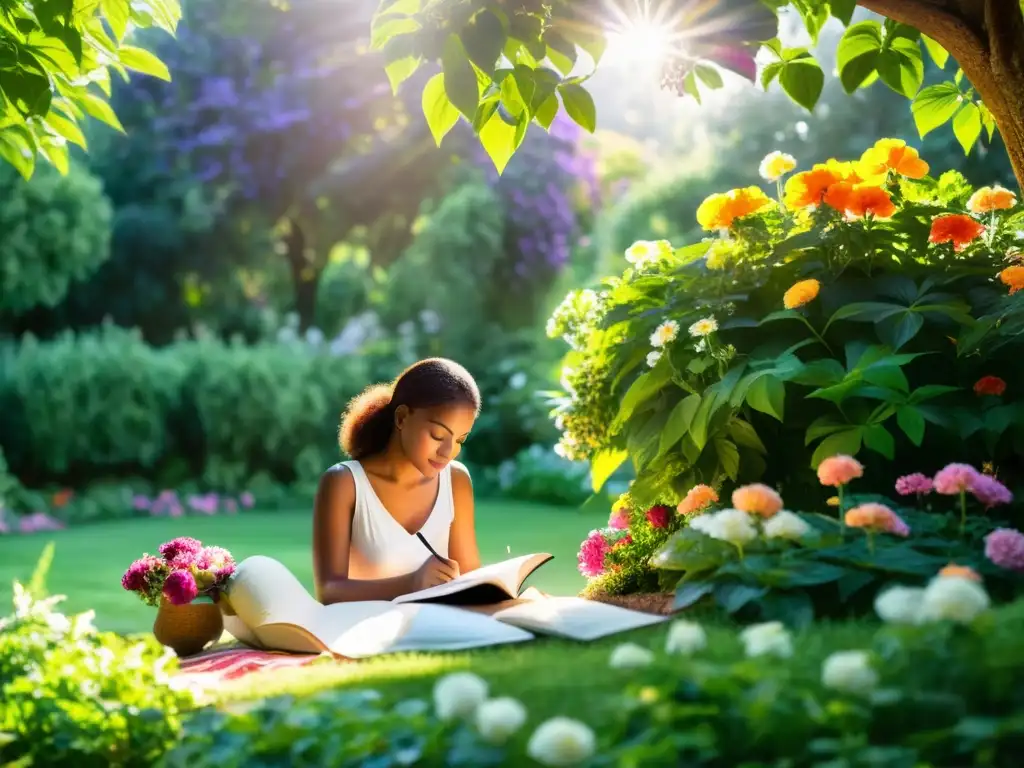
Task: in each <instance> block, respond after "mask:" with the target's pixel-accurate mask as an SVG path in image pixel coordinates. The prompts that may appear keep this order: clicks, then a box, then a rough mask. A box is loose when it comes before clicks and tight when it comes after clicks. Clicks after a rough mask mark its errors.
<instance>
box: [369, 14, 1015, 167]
mask: <svg viewBox="0 0 1024 768" xmlns="http://www.w3.org/2000/svg"><path fill="white" fill-rule="evenodd" d="M857 5H860V6H863V7H864V8H866V9H868V10H870V11H874V12H877V13H879V14H882V15H884V16H885V17H886V19H885V20H884V22H880V21H876V20H873V19H869V20H865V21H860V22H857V23H852V22H853V16H854V12H855V10H856V7H857ZM645 8H647V9H648V11H647V12H645V13H644V14H643V15H642V16H640V17H636V16H631V15H630V12H628V11H620V12H619V13H618V14H617V15H615V14H612V15H610V14H609V10H608V6H607V5H606V4H603V3H599V2H597V0H593V1H592V2H566V1H564V0H563V1H562V2H555V3H549V4H542V3H539V2H536V1H535V0H513V1H512V2H498V1H497V0H472V2H467V3H462V4H460V5H459V6H458V8H457V9H454V10H447V11H445V12H440V11H438V10H437V9H436V6H435V5H434V4H431V3H422V2H421V0H383V2H382V3H381V5H380V7H379V9H378V13H377V15H376V17H375V19H374V25H373V34H374V43H375V44H376V45H377V46H378V47H379V48H380V49H381V50H382V51H383V52H384V54H385V57H386V59H387V61H388V62H389V63H388V66H389V71H390V72H391V73H392V75H393V76H396V77H403V76H409V75H410V74H411V73H412V72H415V71H416V69H417V67H418V66H419V64H420V63H421V62H423V61H439V62H441V65H442V67H443V69H444V75H443V77H442V82H443V89H441V90H440V92H439V95H438V94H432V95H431V98H430V99H425V100H424V112H425V115H426V118H427V122H428V123H429V124H430V125H431V126H433V128H434V131H435V134H439V135H443V134H444V132H445V131H446V130H447V129H450V128H451V126H453V125H454V124H455V122H456V121H457V120H458V119H459V117H460V115H461V116H462V118H464V119H465V120H467V121H468V122H470V123H471V124H472V125H473V128H474V130H475V131H476V132H477V133H478V134H479V135H480V139H481V142H482V143H483V145H484V147H485V148H487V151H488V153H489V154H490V155H491V157H492V159H493V160H494V162H495V164H496V166H497V167H498V168H499V170H500V169H501V168H503V167H504V164H505V163H506V162H507V160H508V158H509V157H510V156H511V155H512V154H513V153H514V152H515V151H516V149H517V148H518V147H519V145H520V144H521V142H522V139H523V136H525V134H526V130H527V128H528V127H529V125H530V124H531V123H533V122H536V123H539V124H540V125H541V126H544V127H547V126H549V125H550V123H551V120H552V119H553V117H554V116H555V115H556V114H558V112H559V110H560V109H564V110H565V111H566V113H568V115H569V116H570V117H572V118H573V119H574V120H575V121H576V122H578V123H579V124H580V125H581V126H583V127H584V128H586V129H588V130H591V131H592V130H594V127H595V125H596V114H595V108H594V102H593V99H592V98H591V96H590V94H589V93H588V92H587V90H586V88H585V87H584V85H583V83H584V82H585V80H586V77H587V72H586V71H584V72H583V73H580V68H579V67H577V59H578V57H579V55H580V53H581V52H584V53H585V54H587V55H588V57H589V59H590V63H589V64H584V66H583V69H584V70H589V69H592V67H594V66H597V62H598V61H599V60H600V58H601V54H602V52H603V50H604V46H605V44H606V41H607V38H608V35H609V34H610V33H611V32H612V31H616V30H615V28H616V27H617V28H618V30H617V31H623V30H626V31H629V29H630V28H636V27H638V26H644V27H654V28H656V29H658V30H659V31H660V33H661V35H662V37H663V39H664V40H665V41H666V42H667V43H668V46H667V53H666V56H665V62H664V69H663V76H662V83H663V85H664V86H665V87H667V88H669V89H671V90H673V91H675V92H677V93H679V94H680V95H682V94H689V95H691V96H694V97H696V98H700V93H701V90H702V88H710V89H715V88H719V87H721V86H722V77H721V73H720V70H721V69H728V70H731V71H734V72H737V73H740V74H742V75H744V76H745V77H747V78H748V79H750V80H752V81H753V80H754V79H755V78H756V77H757V70H758V68H757V65H756V62H755V56H756V54H757V53H758V51H759V50H760V49H763V50H764V51H765V52H766V55H767V57H768V63H767V64H766V66H764V67H763V69H762V72H761V82H762V84H763V85H764V86H765V87H766V88H767V87H768V86H769V85H770V84H771V83H772V82H775V81H776V80H777V81H778V82H779V83H780V84H781V86H782V88H783V89H784V90H785V91H786V93H787V94H788V95H789V96H790V97H791V98H792V99H793V100H794V101H796V102H797V103H799V104H800V105H802V106H804V107H806V108H807V109H811V108H813V107H814V105H815V104H816V103H817V101H818V98H819V96H820V95H821V91H822V88H823V86H824V81H825V77H824V72H823V71H822V69H821V66H820V65H819V64H818V62H817V61H816V60H815V58H814V56H813V55H812V53H811V52H810V51H809V50H808V49H807V48H806V47H786V46H784V45H783V44H782V43H781V42H780V40H779V38H778V37H777V35H778V16H779V14H780V13H781V12H782V11H783V10H784V9H790V10H792V11H794V12H795V13H797V14H798V15H799V16H800V18H801V20H802V22H803V24H804V26H805V28H806V30H807V32H808V33H809V34H810V36H811V39H812V41H816V40H817V37H818V33H819V32H820V30H821V28H822V27H823V25H824V24H825V23H826V22H827V21H828V19H829V18H832V17H834V18H837V19H839V20H840V21H842V22H843V23H844V24H846V25H848V28H847V31H846V33H845V34H844V36H843V38H842V39H841V40H840V43H839V46H838V48H837V51H836V55H837V65H838V70H839V73H840V79H841V81H842V83H843V87H844V88H845V89H846V90H847V92H853V91H854V90H856V89H858V88H861V87H864V86H866V85H870V84H871V83H873V82H874V81H876V80H881V81H882V82H883V83H885V84H886V85H887V86H888V87H890V88H891V89H893V90H894V91H896V92H897V93H900V94H902V95H903V96H905V97H907V98H908V99H911V100H912V110H913V114H914V118H915V121H916V123H917V127H918V130H919V132H920V134H921V135H922V136H924V135H926V134H928V133H929V132H930V131H932V130H934V129H935V128H937V127H939V126H940V125H943V124H945V123H947V122H952V126H953V130H954V132H955V134H956V136H957V138H958V139H959V140H960V142H961V143H962V145H963V146H964V148H965V149H966V150H969V149H970V148H971V147H972V146H973V145H974V144H975V143H976V142H977V141H978V140H979V138H981V136H982V134H983V133H987V134H988V135H989V138H991V136H992V135H993V134H994V132H995V130H996V129H997V128H998V129H999V130H1000V131H1001V133H1002V135H1003V138H1004V142H1005V144H1006V148H1007V151H1008V154H1009V156H1010V160H1011V162H1012V164H1013V167H1014V170H1015V173H1016V176H1017V178H1018V181H1019V180H1021V179H1024V55H1022V54H1021V51H1022V50H1024V11H1022V8H1021V4H1020V0H958V1H957V2H945V1H944V0H862V1H861V2H859V3H858V2H856V1H855V0H800V2H793V3H792V4H790V3H788V2H782V1H781V0H721V1H720V2H717V3H713V4H706V3H701V4H691V3H682V2H677V1H675V0H665V1H664V2H662V3H660V4H657V3H652V4H649V5H647V6H645ZM620 17H621V18H620ZM925 51H927V53H928V55H929V56H930V57H931V58H932V59H933V60H934V62H935V63H936V64H937V65H938V66H939V67H945V66H946V65H947V61H948V59H949V56H950V55H952V56H953V58H955V60H956V61H957V62H958V64H959V65H960V69H959V70H957V71H956V73H955V74H954V76H953V78H952V79H950V80H947V81H945V82H943V83H940V84H936V85H933V86H929V87H928V88H924V89H923V88H922V86H923V83H924V71H925Z"/></svg>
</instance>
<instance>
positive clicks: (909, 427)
mask: <svg viewBox="0 0 1024 768" xmlns="http://www.w3.org/2000/svg"><path fill="white" fill-rule="evenodd" d="M896 423H897V424H898V425H899V427H900V429H902V430H903V434H905V435H906V436H907V437H908V438H909V439H910V442H912V443H913V444H914V445H917V446H920V445H921V441H922V440H924V416H922V415H921V412H920V411H919V410H917V408H913V407H910V406H904V407H903V408H899V409H898V410H897V411H896Z"/></svg>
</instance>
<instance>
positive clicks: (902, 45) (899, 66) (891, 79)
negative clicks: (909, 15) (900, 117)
mask: <svg viewBox="0 0 1024 768" xmlns="http://www.w3.org/2000/svg"><path fill="white" fill-rule="evenodd" d="M875 69H876V70H877V71H878V76H879V77H880V78H881V79H882V82H883V83H885V84H886V85H887V86H889V87H890V88H891V89H892V90H894V91H896V93H899V94H901V95H903V96H906V97H907V98H908V99H912V98H914V96H915V95H916V94H917V92H918V91H919V90H921V84H922V83H923V82H924V59H923V58H922V56H921V48H920V46H919V45H918V44H917V43H916V42H914V41H911V40H908V39H906V38H905V37H900V38H897V39H896V40H894V41H893V42H892V44H891V46H890V47H888V48H886V49H885V50H883V51H882V52H881V53H880V54H879V55H878V61H877V62H875Z"/></svg>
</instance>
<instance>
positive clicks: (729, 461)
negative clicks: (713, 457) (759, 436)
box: [715, 438, 740, 480]
mask: <svg viewBox="0 0 1024 768" xmlns="http://www.w3.org/2000/svg"><path fill="white" fill-rule="evenodd" d="M715 453H716V454H717V455H718V461H719V463H721V465H722V471H723V472H725V474H726V475H727V476H728V477H729V479H730V480H735V479H736V478H737V477H738V476H739V473H740V451H739V449H738V448H737V447H736V443H734V442H733V441H732V440H726V439H724V438H716V439H715Z"/></svg>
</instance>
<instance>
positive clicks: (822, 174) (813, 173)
mask: <svg viewBox="0 0 1024 768" xmlns="http://www.w3.org/2000/svg"><path fill="white" fill-rule="evenodd" d="M842 181H845V178H844V176H843V175H842V173H840V172H839V169H837V168H829V167H828V165H827V164H823V163H819V164H818V165H815V166H814V167H813V168H811V170H809V171H804V172H803V173H798V174H796V175H795V176H791V177H790V179H789V181H787V182H786V191H785V196H784V198H785V201H786V207H787V208H789V209H790V210H797V209H800V208H809V207H810V206H812V205H821V202H822V200H824V199H825V195H826V194H827V193H828V190H829V187H831V186H832V185H833V184H838V183H840V182H842Z"/></svg>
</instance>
